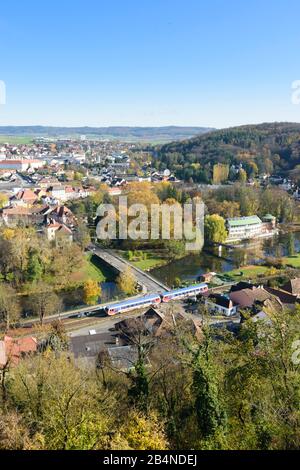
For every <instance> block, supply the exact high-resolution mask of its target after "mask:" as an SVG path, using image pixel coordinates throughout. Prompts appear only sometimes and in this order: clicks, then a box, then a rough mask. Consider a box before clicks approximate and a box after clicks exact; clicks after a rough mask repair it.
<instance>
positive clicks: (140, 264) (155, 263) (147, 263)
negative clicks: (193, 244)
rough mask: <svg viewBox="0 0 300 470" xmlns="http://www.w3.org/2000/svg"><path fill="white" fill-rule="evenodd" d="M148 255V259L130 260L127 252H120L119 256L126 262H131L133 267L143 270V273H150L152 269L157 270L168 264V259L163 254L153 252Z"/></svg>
mask: <svg viewBox="0 0 300 470" xmlns="http://www.w3.org/2000/svg"><path fill="white" fill-rule="evenodd" d="M146 253H147V259H133V260H129V259H128V257H127V256H126V255H127V252H125V251H121V250H119V251H118V255H119V256H122V258H124V259H125V260H126V261H129V263H130V264H132V266H134V267H136V268H139V269H142V270H143V271H149V270H150V269H153V268H157V267H159V266H163V265H165V264H167V263H168V261H167V260H166V258H164V256H163V254H161V253H153V252H150V251H148V252H146Z"/></svg>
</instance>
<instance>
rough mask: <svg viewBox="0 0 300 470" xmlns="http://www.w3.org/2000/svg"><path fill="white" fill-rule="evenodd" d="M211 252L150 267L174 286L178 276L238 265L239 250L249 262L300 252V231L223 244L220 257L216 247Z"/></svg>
mask: <svg viewBox="0 0 300 470" xmlns="http://www.w3.org/2000/svg"><path fill="white" fill-rule="evenodd" d="M211 251H212V253H208V252H206V251H203V252H202V253H200V254H194V255H189V256H186V257H185V258H182V259H180V260H175V261H173V262H171V263H170V264H168V265H166V266H162V267H160V268H154V269H152V270H151V274H152V275H153V276H154V277H156V278H157V279H159V280H161V281H162V282H164V283H166V284H168V285H170V286H172V285H174V283H175V280H176V278H179V279H180V280H181V281H187V282H194V281H196V280H197V279H198V277H199V276H200V275H201V274H204V273H206V272H208V271H213V272H217V273H222V272H223V273H224V272H228V271H231V270H233V269H236V268H238V267H239V261H238V256H237V254H238V253H237V252H239V253H240V255H241V253H244V254H245V255H246V256H247V264H260V263H261V262H262V261H263V258H265V257H272V258H280V257H282V256H289V255H292V254H294V253H299V252H300V231H299V232H293V233H284V232H279V234H278V235H275V236H274V237H272V238H265V239H259V240H256V241H255V242H253V241H252V242H243V243H241V244H240V245H238V246H237V248H236V249H231V248H224V247H223V248H222V253H221V257H219V256H218V249H217V248H213V249H212V250H211Z"/></svg>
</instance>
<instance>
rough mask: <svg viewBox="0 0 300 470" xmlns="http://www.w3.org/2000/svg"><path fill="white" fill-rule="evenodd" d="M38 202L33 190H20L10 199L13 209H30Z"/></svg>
mask: <svg viewBox="0 0 300 470" xmlns="http://www.w3.org/2000/svg"><path fill="white" fill-rule="evenodd" d="M37 201H38V197H37V195H36V194H35V193H34V192H33V191H32V190H31V189H20V191H18V192H17V194H15V195H14V196H12V197H11V199H10V203H11V205H12V206H13V207H16V206H24V207H30V206H32V205H33V204H34V203H35V202H37Z"/></svg>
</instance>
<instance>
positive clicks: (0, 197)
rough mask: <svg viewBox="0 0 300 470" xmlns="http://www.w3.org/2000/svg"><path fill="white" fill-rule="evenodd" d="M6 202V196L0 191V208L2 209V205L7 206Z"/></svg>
mask: <svg viewBox="0 0 300 470" xmlns="http://www.w3.org/2000/svg"><path fill="white" fill-rule="evenodd" d="M7 204H8V197H7V196H6V195H5V194H3V193H0V209H3V207H5V206H7Z"/></svg>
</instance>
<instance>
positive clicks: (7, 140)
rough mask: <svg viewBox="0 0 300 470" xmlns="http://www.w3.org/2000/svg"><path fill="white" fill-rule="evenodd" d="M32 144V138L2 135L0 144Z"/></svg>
mask: <svg viewBox="0 0 300 470" xmlns="http://www.w3.org/2000/svg"><path fill="white" fill-rule="evenodd" d="M31 142H32V137H26V136H24V137H22V136H13V135H0V144H16V145H21V144H30V143H31Z"/></svg>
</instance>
